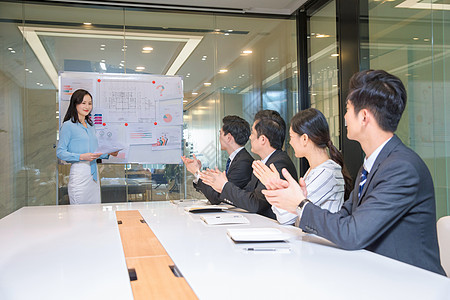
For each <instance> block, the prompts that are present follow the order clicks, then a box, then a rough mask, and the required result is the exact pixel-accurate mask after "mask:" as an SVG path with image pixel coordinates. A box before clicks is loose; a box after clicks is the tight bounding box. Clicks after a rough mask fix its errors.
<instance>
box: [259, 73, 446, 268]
mask: <svg viewBox="0 0 450 300" xmlns="http://www.w3.org/2000/svg"><path fill="white" fill-rule="evenodd" d="M405 106H406V90H405V87H404V86H403V83H402V82H401V80H400V79H399V78H397V77H396V76H393V75H391V74H389V73H387V72H385V71H382V70H376V71H373V70H370V71H362V72H359V73H356V74H355V75H353V77H352V78H351V79H350V92H349V95H348V97H347V113H346V114H345V120H346V124H347V136H348V138H349V139H351V140H356V141H358V142H359V143H360V144H361V147H362V149H363V151H364V153H365V154H366V158H365V159H364V163H363V166H362V167H361V170H360V171H359V174H358V177H357V180H356V183H355V187H354V189H353V192H352V193H351V194H350V197H349V199H348V200H347V201H346V202H345V203H344V205H343V206H342V208H341V210H340V211H338V212H336V213H330V212H329V211H327V210H325V209H321V208H320V207H318V206H315V205H314V204H312V203H311V202H309V200H308V199H306V198H305V196H307V195H304V192H305V190H304V189H303V187H300V186H299V185H298V183H297V182H296V181H294V180H293V179H292V178H289V174H288V173H287V172H286V170H284V171H283V172H284V173H283V174H285V177H286V179H287V181H283V180H277V179H275V180H274V181H275V186H273V185H272V183H267V186H268V187H270V188H271V190H266V191H263V193H264V194H265V195H266V197H267V199H268V200H269V202H270V203H271V204H272V205H275V206H276V207H279V208H283V209H285V210H287V211H290V212H292V213H297V214H298V215H299V218H300V225H299V226H300V228H302V229H303V230H304V231H306V232H311V233H314V234H316V235H319V236H321V237H324V238H326V239H328V240H330V241H331V242H333V243H335V244H336V245H338V246H339V247H342V248H344V249H349V250H356V249H366V250H369V251H373V252H375V253H378V254H381V255H384V256H387V257H390V258H393V259H396V260H399V261H402V262H405V263H408V264H411V265H414V266H417V267H419V268H423V269H426V270H429V271H432V272H435V273H438V274H442V275H444V274H445V272H444V270H443V269H442V266H441V263H440V258H439V247H438V242H437V234H436V203H435V197H434V186H433V180H432V178H431V174H430V172H429V171H428V168H427V166H426V165H425V163H424V162H423V160H422V159H421V158H420V157H419V156H418V155H417V154H416V153H415V152H414V151H413V150H411V149H410V148H408V147H406V146H405V145H404V144H403V143H402V141H401V140H400V139H399V138H398V137H397V136H396V135H395V134H394V132H395V131H396V130H397V125H398V123H399V121H400V118H401V116H402V113H403V110H404V109H405Z"/></svg>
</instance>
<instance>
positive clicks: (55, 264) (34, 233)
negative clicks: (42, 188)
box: [0, 202, 450, 300]
mask: <svg viewBox="0 0 450 300" xmlns="http://www.w3.org/2000/svg"><path fill="white" fill-rule="evenodd" d="M183 205H184V204H182V205H176V204H172V203H170V202H146V203H126V204H99V205H80V206H46V207H25V208H22V209H20V210H18V211H16V212H14V213H13V214H11V215H9V216H6V217H5V218H3V219H1V220H0V245H2V246H1V247H0V299H132V297H133V296H132V292H131V287H130V282H129V278H128V273H127V269H126V264H125V258H124V254H123V250H122V244H121V241H120V235H119V231H118V225H117V222H116V218H115V213H114V211H116V210H131V209H137V210H139V211H140V213H141V215H142V216H143V217H144V219H145V220H146V222H147V223H148V225H149V226H150V228H151V229H152V231H153V232H154V233H155V234H156V236H157V237H158V239H159V241H160V242H161V244H162V245H163V246H164V248H165V249H166V251H167V252H168V254H169V255H170V257H171V258H172V260H173V261H174V263H175V264H176V265H177V267H178V269H179V270H180V271H181V273H182V274H183V276H184V277H185V279H186V281H187V282H188V283H189V285H190V286H191V288H192V289H193V291H194V292H195V294H196V295H197V296H198V297H199V298H200V299H282V298H285V297H286V298H292V299H298V298H305V299H346V300H347V299H450V279H448V278H446V277H443V276H440V275H437V274H434V273H432V272H429V271H426V270H423V269H419V268H416V267H413V266H410V265H407V264H404V263H401V262H398V261H395V260H392V259H389V258H386V257H383V256H380V255H377V254H374V253H371V252H368V251H365V250H360V251H346V250H341V249H337V248H335V247H333V246H332V245H331V244H330V243H329V242H327V241H325V240H323V239H320V238H318V237H315V236H313V235H306V234H303V233H302V232H301V231H300V230H299V229H298V228H294V227H292V226H288V227H286V226H280V225H279V224H278V223H276V222H275V221H273V220H270V219H267V218H265V217H262V216H259V215H256V214H249V213H245V216H246V217H247V218H248V219H249V220H250V224H248V225H216V226H213V225H207V224H205V223H204V222H203V221H201V220H200V216H201V215H200V214H191V213H187V212H185V211H184V207H183ZM252 227H275V228H279V229H280V230H282V231H283V232H286V233H289V234H290V235H291V236H292V238H291V239H289V241H288V242H287V243H284V244H285V246H287V247H289V248H291V251H290V252H287V253H285V252H256V253H255V252H248V251H244V250H243V248H244V247H248V246H249V244H244V245H242V244H235V243H234V242H233V241H232V240H231V239H230V238H229V237H228V236H227V235H226V229H227V228H252ZM250 245H255V244H250ZM274 245H275V246H277V245H281V243H276V244H271V245H270V246H274ZM256 246H261V247H262V246H265V245H256Z"/></svg>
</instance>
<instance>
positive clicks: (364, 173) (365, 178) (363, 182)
mask: <svg viewBox="0 0 450 300" xmlns="http://www.w3.org/2000/svg"><path fill="white" fill-rule="evenodd" d="M367 174H368V173H367V171H366V169H364V167H363V169H362V172H361V181H360V182H359V191H358V198H359V199H361V193H362V191H363V188H364V184H365V183H366V181H367Z"/></svg>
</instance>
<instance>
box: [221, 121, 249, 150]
mask: <svg viewBox="0 0 450 300" xmlns="http://www.w3.org/2000/svg"><path fill="white" fill-rule="evenodd" d="M222 123H223V126H222V131H223V134H225V135H226V134H228V133H230V134H231V136H232V137H233V138H234V141H235V142H236V144H238V145H239V146H241V147H242V146H245V144H246V143H247V141H248V138H249V136H250V124H248V122H247V121H245V120H244V119H242V118H241V117H238V116H225V117H224V118H223V119H222Z"/></svg>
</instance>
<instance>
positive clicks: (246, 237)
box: [227, 228, 290, 242]
mask: <svg viewBox="0 0 450 300" xmlns="http://www.w3.org/2000/svg"><path fill="white" fill-rule="evenodd" d="M227 235H228V236H229V237H230V238H231V239H232V240H233V241H235V242H277V241H284V240H287V239H289V237H290V236H289V235H288V234H286V233H284V232H282V231H281V230H279V229H277V228H228V229H227Z"/></svg>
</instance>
